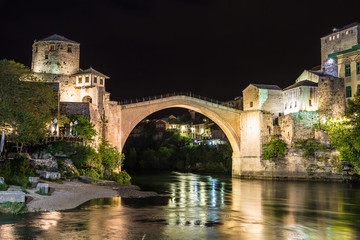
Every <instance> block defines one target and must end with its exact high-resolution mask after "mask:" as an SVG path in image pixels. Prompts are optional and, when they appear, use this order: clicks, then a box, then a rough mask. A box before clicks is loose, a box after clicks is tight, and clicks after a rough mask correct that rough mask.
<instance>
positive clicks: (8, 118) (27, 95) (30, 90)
mask: <svg viewBox="0 0 360 240" xmlns="http://www.w3.org/2000/svg"><path fill="white" fill-rule="evenodd" d="M0 86H1V87H0V127H1V128H3V129H4V130H5V131H6V133H7V135H8V138H9V140H10V141H12V142H14V143H16V145H17V147H18V148H17V149H18V152H22V149H23V146H25V145H28V144H32V143H38V142H40V141H41V140H42V139H43V138H44V137H45V135H46V133H47V127H46V125H47V123H48V122H50V120H51V119H52V118H53V117H54V114H55V110H56V106H57V99H56V94H55V92H54V89H53V88H52V87H50V86H47V85H46V84H44V83H43V82H41V79H39V78H38V77H36V76H35V75H33V74H32V73H31V71H30V69H29V68H27V67H26V66H24V65H23V64H20V63H16V62H15V61H13V60H11V61H10V60H6V59H3V60H0Z"/></svg>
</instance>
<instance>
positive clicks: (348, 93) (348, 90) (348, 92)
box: [346, 86, 351, 98]
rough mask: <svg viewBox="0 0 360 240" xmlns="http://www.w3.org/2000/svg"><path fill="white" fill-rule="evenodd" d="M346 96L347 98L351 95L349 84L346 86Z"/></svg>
mask: <svg viewBox="0 0 360 240" xmlns="http://www.w3.org/2000/svg"><path fill="white" fill-rule="evenodd" d="M346 97H347V98H349V97H351V86H347V87H346Z"/></svg>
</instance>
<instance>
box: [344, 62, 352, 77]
mask: <svg viewBox="0 0 360 240" xmlns="http://www.w3.org/2000/svg"><path fill="white" fill-rule="evenodd" d="M350 75H351V68H350V64H346V65H345V77H348V76H350Z"/></svg>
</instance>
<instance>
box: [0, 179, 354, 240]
mask: <svg viewBox="0 0 360 240" xmlns="http://www.w3.org/2000/svg"><path fill="white" fill-rule="evenodd" d="M134 184H137V185H140V186H141V187H142V188H143V189H145V190H154V191H157V192H160V193H167V194H169V195H170V199H167V198H147V199H125V198H111V199H97V200H92V201H89V202H87V203H85V204H83V205H81V206H80V207H78V208H76V209H74V210H68V211H62V212H46V213H35V214H26V215H24V216H4V215H2V216H0V239H139V240H141V239H164V240H165V239H166V240H167V239H251V240H254V239H255V240H256V239H360V185H359V184H354V183H353V184H349V183H348V184H346V183H328V182H291V181H258V180H243V179H235V178H231V177H224V176H215V175H213V176H210V175H198V174H191V173H177V172H172V173H152V174H148V175H139V176H135V177H134Z"/></svg>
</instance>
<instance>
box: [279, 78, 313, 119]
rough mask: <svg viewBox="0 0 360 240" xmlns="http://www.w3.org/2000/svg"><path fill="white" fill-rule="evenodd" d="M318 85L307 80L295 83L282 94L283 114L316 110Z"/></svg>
mask: <svg viewBox="0 0 360 240" xmlns="http://www.w3.org/2000/svg"><path fill="white" fill-rule="evenodd" d="M317 91H318V84H317V83H315V82H312V81H309V80H304V81H301V82H297V83H295V84H293V85H291V86H289V87H287V88H285V89H284V90H283V92H282V96H283V104H284V114H285V115H286V114H289V113H293V112H300V111H316V110H317V109H318V104H319V101H318V96H317Z"/></svg>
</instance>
